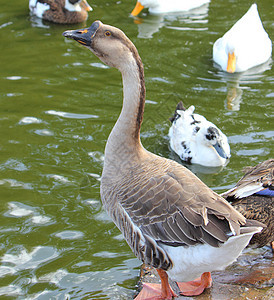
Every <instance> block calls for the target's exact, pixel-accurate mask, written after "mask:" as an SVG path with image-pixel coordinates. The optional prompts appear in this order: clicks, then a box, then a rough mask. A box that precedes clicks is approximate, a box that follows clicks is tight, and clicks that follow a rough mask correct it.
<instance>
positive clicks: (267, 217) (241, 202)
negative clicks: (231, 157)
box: [222, 159, 274, 252]
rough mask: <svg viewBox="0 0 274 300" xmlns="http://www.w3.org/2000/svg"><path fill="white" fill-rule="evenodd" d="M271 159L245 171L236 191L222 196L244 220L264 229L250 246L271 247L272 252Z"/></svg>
mask: <svg viewBox="0 0 274 300" xmlns="http://www.w3.org/2000/svg"><path fill="white" fill-rule="evenodd" d="M273 181H274V159H268V160H266V161H264V162H261V163H259V164H258V165H257V166H255V167H248V168H246V173H245V175H244V176H243V177H242V178H241V179H240V180H239V181H238V182H237V183H236V185H235V187H233V188H232V189H230V190H229V191H227V192H225V193H223V194H222V196H223V197H224V198H225V199H227V200H228V201H231V202H232V205H233V206H234V207H235V208H236V209H237V210H238V211H239V212H240V213H242V214H243V215H244V216H245V217H246V218H247V219H253V220H257V221H260V222H262V223H263V224H265V225H266V227H265V228H264V229H263V230H262V232H260V233H257V234H255V235H254V236H253V237H252V239H251V240H250V243H249V244H250V245H251V246H254V247H263V246H265V245H267V244H269V243H270V244H271V247H272V251H273V252H274V182H273Z"/></svg>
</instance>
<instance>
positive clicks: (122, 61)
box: [63, 21, 262, 299]
mask: <svg viewBox="0 0 274 300" xmlns="http://www.w3.org/2000/svg"><path fill="white" fill-rule="evenodd" d="M63 35H64V36H65V37H67V38H71V39H74V40H76V41H77V42H79V43H80V44H82V45H84V46H86V47H87V48H88V49H89V50H91V51H92V52H93V53H94V54H95V55H96V56H98V57H99V58H100V59H101V61H102V62H104V63H106V64H107V65H109V66H112V67H115V68H117V69H119V71H120V72H121V73H122V79H123V92H124V100H123V108H122V111H121V114H120V116H119V118H118V120H117V122H116V124H115V126H114V128H113V129H112V131H111V133H110V136H109V138H108V141H107V144H106V148H105V160H104V168H103V174H102V180H101V198H102V202H103V205H104V207H105V209H106V210H107V212H108V213H109V215H110V216H111V217H112V219H113V221H114V222H115V224H116V225H117V227H118V228H119V229H120V230H121V232H122V233H123V235H124V237H125V239H126V241H127V243H128V244H129V246H130V248H131V249H132V251H133V252H134V254H135V255H136V256H137V257H138V258H139V259H140V260H142V261H143V262H145V263H146V264H149V265H152V266H153V267H155V268H156V269H157V271H158V273H159V275H160V278H161V288H160V285H159V286H154V285H149V284H147V285H144V286H143V289H142V291H141V293H140V294H139V295H138V298H137V299H171V298H172V297H174V296H176V295H175V293H174V292H173V291H172V289H171V288H170V286H169V283H168V276H170V277H171V279H173V280H176V281H177V282H179V281H182V283H178V285H179V287H182V288H186V290H187V291H186V292H184V291H182V292H183V293H184V294H187V295H198V294H200V293H202V291H203V290H204V289H205V288H207V287H210V285H211V276H210V272H211V271H213V270H220V269H224V268H225V267H226V266H227V265H229V264H231V263H232V262H233V261H234V260H235V259H236V258H237V257H238V256H239V255H240V253H241V252H242V250H243V248H244V247H245V246H246V245H247V244H248V242H249V240H250V239H251V237H252V236H253V234H255V233H257V232H259V231H261V229H262V227H261V224H260V223H259V222H256V221H253V220H251V221H247V220H246V219H245V218H244V217H243V216H242V215H241V214H240V213H239V212H237V211H236V210H235V209H234V208H233V207H232V206H231V205H230V204H229V203H228V202H227V201H226V200H224V199H223V198H222V197H221V196H219V195H218V194H216V193H215V192H213V191H212V190H211V189H210V188H208V187H207V186H206V185H205V184H204V183H203V182H201V181H200V180H199V179H198V178H197V177H196V176H195V175H194V174H193V173H192V172H190V171H189V170H188V169H186V168H184V167H183V166H181V165H180V164H178V163H176V162H174V161H172V160H169V159H165V158H163V157H159V156H157V155H155V154H153V153H150V152H149V151H147V150H146V149H144V147H143V146H142V144H141V141H140V127H141V123H142V119H143V112H144V105H145V82H144V69H143V64H142V61H141V59H140V57H139V54H138V52H137V50H136V48H135V46H134V45H133V43H132V42H131V41H130V40H129V39H128V38H127V37H126V35H125V34H124V33H123V32H122V31H121V30H119V29H117V28H115V27H112V26H109V25H104V24H103V23H101V22H100V21H95V22H94V23H93V24H92V25H91V26H90V27H89V28H85V29H79V30H69V31H66V32H64V33H63ZM201 274H202V278H201V280H200V281H195V282H194V283H193V285H192V283H191V282H190V283H185V282H188V281H190V280H194V279H195V278H197V277H199V276H200V275H201Z"/></svg>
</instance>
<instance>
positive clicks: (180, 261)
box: [162, 227, 262, 282]
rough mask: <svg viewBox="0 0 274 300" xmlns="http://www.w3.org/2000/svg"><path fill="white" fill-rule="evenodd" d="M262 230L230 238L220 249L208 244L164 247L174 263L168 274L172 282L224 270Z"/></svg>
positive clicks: (184, 280)
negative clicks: (254, 235) (255, 234)
mask: <svg viewBox="0 0 274 300" xmlns="http://www.w3.org/2000/svg"><path fill="white" fill-rule="evenodd" d="M261 230H262V228H261V227H258V228H254V231H253V232H252V233H245V234H241V235H238V236H233V237H230V238H229V239H228V240H227V241H226V242H225V243H224V244H222V245H221V246H220V247H218V248H216V247H212V246H210V245H207V244H203V245H200V244H199V245H196V246H190V247H183V246H181V247H171V246H167V245H162V247H163V248H164V249H165V250H166V252H167V253H168V255H169V257H170V258H171V260H172V261H173V268H172V269H170V270H169V271H167V273H168V275H169V276H170V278H171V279H172V280H175V281H178V282H186V281H190V280H194V279H196V278H198V277H199V276H201V275H202V273H204V272H212V271H217V270H223V269H225V268H226V267H227V266H228V265H230V264H231V263H233V262H234V261H235V260H236V259H237V257H238V256H239V255H240V254H241V252H242V251H243V249H244V248H245V247H246V246H247V245H248V243H249V241H250V239H251V238H252V236H253V234H254V233H257V232H260V231H261Z"/></svg>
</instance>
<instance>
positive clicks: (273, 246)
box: [270, 241, 274, 253]
mask: <svg viewBox="0 0 274 300" xmlns="http://www.w3.org/2000/svg"><path fill="white" fill-rule="evenodd" d="M270 245H271V248H272V252H273V253H274V241H273V242H271V243H270Z"/></svg>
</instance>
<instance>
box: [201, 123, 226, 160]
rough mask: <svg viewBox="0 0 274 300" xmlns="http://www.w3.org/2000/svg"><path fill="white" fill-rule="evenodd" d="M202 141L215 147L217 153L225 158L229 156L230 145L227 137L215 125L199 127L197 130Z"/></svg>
mask: <svg viewBox="0 0 274 300" xmlns="http://www.w3.org/2000/svg"><path fill="white" fill-rule="evenodd" d="M199 134H200V135H201V139H202V140H203V143H204V144H206V145H207V146H209V147H212V148H214V149H215V151H216V152H217V154H218V155H219V156H220V157H221V158H223V159H225V160H227V159H229V158H230V147H229V144H228V141H227V137H226V136H225V135H224V134H223V133H222V132H221V131H220V130H219V129H218V128H216V127H214V126H209V127H208V128H201V131H200V132H199Z"/></svg>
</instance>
